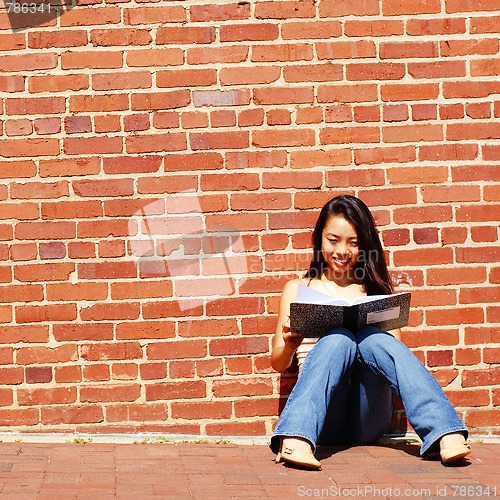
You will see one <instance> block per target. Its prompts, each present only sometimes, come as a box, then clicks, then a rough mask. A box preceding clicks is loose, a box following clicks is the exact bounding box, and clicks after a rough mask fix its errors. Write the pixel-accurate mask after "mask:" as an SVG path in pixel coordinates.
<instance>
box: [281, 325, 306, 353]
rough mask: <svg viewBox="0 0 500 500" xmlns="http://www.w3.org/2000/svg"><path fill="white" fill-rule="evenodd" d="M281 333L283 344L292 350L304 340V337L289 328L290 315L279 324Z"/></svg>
mask: <svg viewBox="0 0 500 500" xmlns="http://www.w3.org/2000/svg"><path fill="white" fill-rule="evenodd" d="M281 334H282V336H283V342H285V345H286V346H287V347H288V348H290V349H293V351H294V352H295V351H296V350H297V347H299V345H300V344H302V341H303V340H304V337H302V335H300V334H299V333H294V332H292V331H291V330H290V316H289V317H288V319H287V320H286V321H285V322H284V323H283V325H282V326H281Z"/></svg>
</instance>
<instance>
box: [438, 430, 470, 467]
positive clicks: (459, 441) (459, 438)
mask: <svg viewBox="0 0 500 500" xmlns="http://www.w3.org/2000/svg"><path fill="white" fill-rule="evenodd" d="M439 448H440V455H441V461H442V462H443V464H451V463H453V462H458V461H459V460H461V459H462V458H464V457H466V456H467V455H468V454H469V453H470V446H469V444H468V443H467V441H466V440H465V437H464V435H463V434H462V433H461V432H453V433H452V434H446V435H444V436H443V437H442V438H441V440H440V441H439Z"/></svg>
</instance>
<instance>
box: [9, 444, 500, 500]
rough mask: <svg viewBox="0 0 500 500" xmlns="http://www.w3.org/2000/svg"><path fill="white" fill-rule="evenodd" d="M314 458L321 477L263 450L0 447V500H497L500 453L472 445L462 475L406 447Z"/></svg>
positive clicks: (327, 451)
mask: <svg viewBox="0 0 500 500" xmlns="http://www.w3.org/2000/svg"><path fill="white" fill-rule="evenodd" d="M317 456H318V458H320V459H321V460H322V464H323V469H322V470H321V471H319V472H318V471H303V470H298V469H294V468H292V467H288V466H285V465H284V464H275V463H273V461H272V458H273V456H272V454H271V452H270V451H269V449H268V448H267V446H265V445H235V444H216V443H208V444H207V443H203V444H196V443H173V442H166V443H149V442H147V443H136V444H116V443H112V444H111V443H74V442H71V443H18V442H14V443H0V495H1V500H9V499H23V500H26V499H31V498H33V499H51V500H53V499H59V498H61V499H66V498H68V499H69V498H85V499H93V500H102V499H106V498H120V499H121V498H123V499H128V498H130V499H134V500H142V499H147V498H168V499H186V498H194V499H211V498H217V499H233V498H234V499H245V498H263V499H277V500H281V499H286V498H301V497H302V498H318V497H323V498H328V497H335V496H339V495H340V496H342V497H344V498H345V497H350V498H363V497H368V498H380V499H383V498H404V497H412V498H416V497H424V496H425V497H426V498H488V497H490V498H491V497H493V496H495V493H496V495H500V467H499V463H500V444H491V443H490V444H488V443H481V444H479V443H473V454H472V455H471V456H470V457H469V458H468V459H466V460H464V461H463V464H461V466H459V467H444V466H443V465H441V463H440V462H434V461H423V460H421V459H420V458H419V457H418V446H417V445H415V444H404V443H399V444H391V445H386V446H370V447H367V446H361V447H354V448H347V449H344V448H339V447H331V448H330V447H328V448H322V449H320V450H319V451H318V454H317ZM488 487H489V489H488ZM488 493H489V495H488Z"/></svg>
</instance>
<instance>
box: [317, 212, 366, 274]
mask: <svg viewBox="0 0 500 500" xmlns="http://www.w3.org/2000/svg"><path fill="white" fill-rule="evenodd" d="M321 252H322V254H323V258H324V259H325V261H326V263H327V265H328V269H329V270H330V272H333V276H332V278H333V279H335V281H337V280H338V281H346V280H347V281H353V279H354V266H355V265H356V263H357V261H358V258H359V247H358V235H357V234H356V229H355V228H354V225H353V224H352V223H351V222H349V221H348V220H347V219H345V218H344V217H343V216H342V215H332V216H331V217H329V218H328V220H327V221H326V224H325V227H324V228H323V237H322V243H321Z"/></svg>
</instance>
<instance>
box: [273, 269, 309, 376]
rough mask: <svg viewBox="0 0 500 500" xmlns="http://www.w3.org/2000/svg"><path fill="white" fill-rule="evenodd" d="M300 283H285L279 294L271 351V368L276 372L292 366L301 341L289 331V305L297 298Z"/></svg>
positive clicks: (291, 281) (300, 337) (296, 334)
mask: <svg viewBox="0 0 500 500" xmlns="http://www.w3.org/2000/svg"><path fill="white" fill-rule="evenodd" d="M300 282H301V280H298V279H296V280H290V281H287V283H286V284H285V287H284V288H283V292H282V293H281V298H280V306H279V312H278V321H277V323H276V331H275V332H274V337H273V341H272V351H271V366H272V367H273V368H274V369H275V370H276V371H278V372H284V371H285V370H286V369H287V368H288V367H289V366H290V365H291V364H292V361H293V356H294V355H295V351H296V350H297V347H299V345H300V344H301V343H302V340H303V339H302V336H301V335H299V334H298V333H294V332H292V331H291V330H290V303H291V302H292V301H294V300H295V297H296V296H297V287H298V285H299V283H300Z"/></svg>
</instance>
